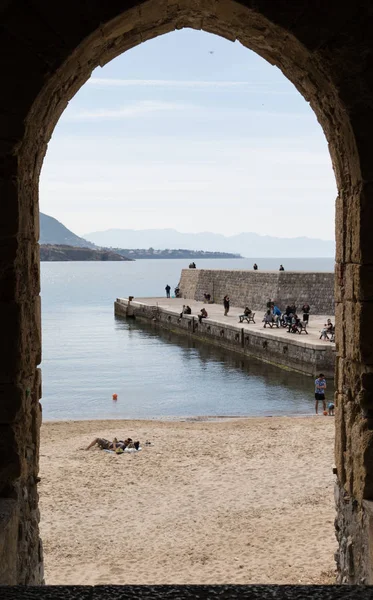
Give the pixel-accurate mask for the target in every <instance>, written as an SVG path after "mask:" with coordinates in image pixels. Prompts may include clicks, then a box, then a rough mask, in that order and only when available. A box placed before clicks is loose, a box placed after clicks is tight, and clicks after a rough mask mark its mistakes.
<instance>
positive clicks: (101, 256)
mask: <svg viewBox="0 0 373 600" xmlns="http://www.w3.org/2000/svg"><path fill="white" fill-rule="evenodd" d="M86 238H88V239H86ZM86 238H82V237H79V236H78V235H76V234H75V233H73V232H72V231H70V230H69V229H68V228H67V227H65V226H64V225H63V224H62V223H60V221H58V220H57V219H55V218H53V217H50V216H48V215H45V214H43V213H40V259H41V260H42V261H74V260H77V261H81V260H87V261H112V260H114V261H123V260H139V259H170V258H175V259H176V258H179V259H187V260H188V259H202V258H205V259H240V258H243V257H244V256H261V257H263V258H264V257H273V256H283V257H284V256H293V257H297V258H307V257H316V258H317V257H320V258H324V257H334V253H335V244H334V242H333V241H330V240H320V239H312V238H305V237H298V238H277V237H271V236H260V235H258V234H256V233H250V232H247V233H241V234H239V235H235V236H231V237H227V236H224V235H221V234H215V233H211V232H205V233H191V234H187V233H180V232H178V231H176V230H173V229H162V230H155V229H149V230H138V231H137V230H131V229H127V230H126V229H112V230H108V231H101V232H95V233H91V234H87V236H86ZM118 242H121V243H118ZM196 248H198V249H196ZM78 249H80V251H79V250H78ZM83 249H84V251H83ZM88 250H89V251H88Z"/></svg>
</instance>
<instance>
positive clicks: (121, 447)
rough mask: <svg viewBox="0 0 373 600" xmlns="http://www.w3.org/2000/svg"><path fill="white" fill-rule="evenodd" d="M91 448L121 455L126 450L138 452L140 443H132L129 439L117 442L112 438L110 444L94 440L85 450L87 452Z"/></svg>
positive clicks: (102, 440) (103, 439) (98, 439)
mask: <svg viewBox="0 0 373 600" xmlns="http://www.w3.org/2000/svg"><path fill="white" fill-rule="evenodd" d="M93 446H98V447H99V448H101V450H112V451H113V452H116V454H122V452H124V451H125V450H126V449H128V450H129V449H134V450H139V448H140V442H139V441H137V442H134V441H133V439H132V438H130V437H129V438H127V439H125V440H117V438H114V439H113V441H112V442H110V440H106V439H105V438H95V439H94V440H92V442H91V443H90V444H89V446H87V448H86V450H89V449H90V448H92V447H93Z"/></svg>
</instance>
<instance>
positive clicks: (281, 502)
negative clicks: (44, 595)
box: [38, 415, 336, 585]
mask: <svg viewBox="0 0 373 600" xmlns="http://www.w3.org/2000/svg"><path fill="white" fill-rule="evenodd" d="M310 416H311V415H310ZM114 436H117V437H118V438H119V439H125V437H128V436H129V437H131V438H132V439H134V440H137V439H138V440H140V442H141V445H142V450H141V452H137V453H135V454H130V453H124V454H121V455H116V454H111V453H107V452H105V451H102V450H99V449H98V448H91V449H90V450H89V451H86V450H84V448H86V447H87V445H88V444H89V443H90V442H91V441H92V439H94V438H95V437H105V438H107V439H113V438H114ZM122 436H123V437H122ZM146 440H149V441H150V442H151V445H150V446H147V445H146V444H145V441H146ZM333 441H334V422H333V421H332V420H331V419H310V418H308V417H303V418H302V417H297V418H295V417H271V418H268V417H249V418H244V419H240V418H238V419H237V418H235V419H228V420H227V419H222V420H218V421H200V420H198V421H191V420H189V421H173V420H172V421H155V420H147V421H145V420H133V419H128V420H127V419H118V420H116V419H111V420H90V421H88V420H87V421H67V422H66V421H49V422H44V423H43V424H42V428H41V447H40V472H39V475H40V483H39V485H38V492H39V495H40V509H41V523H40V530H41V537H42V540H43V546H44V558H45V576H46V583H47V584H50V585H52V584H55V585H58V584H65V585H68V584H82V585H83V584H85V585H100V584H109V583H110V584H118V585H119V584H122V585H124V584H144V585H146V584H225V583H236V584H250V583H263V584H265V583H267V584H269V583H278V584H297V583H306V584H307V583H310V584H318V583H319V584H321V583H324V584H332V583H334V577H335V575H334V570H335V565H334V551H335V550H336V541H335V534H334V525H333V522H334V516H335V507H334V499H333V488H334V476H333V474H332V465H333V462H334V457H333Z"/></svg>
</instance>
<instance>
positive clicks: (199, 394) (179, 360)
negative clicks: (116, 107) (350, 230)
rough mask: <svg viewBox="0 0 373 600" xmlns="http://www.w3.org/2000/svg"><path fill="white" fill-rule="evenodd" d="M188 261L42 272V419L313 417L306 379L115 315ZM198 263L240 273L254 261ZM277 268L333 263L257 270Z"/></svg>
mask: <svg viewBox="0 0 373 600" xmlns="http://www.w3.org/2000/svg"><path fill="white" fill-rule="evenodd" d="M187 262H188V261H185V260H139V261H135V262H45V263H42V264H41V281H42V324H43V362H42V374H43V398H42V405H43V418H44V419H45V420H56V419H57V420H65V419H78V420H79V419H116V418H118V419H119V418H130V419H134V418H141V419H148V418H149V419H153V418H193V417H205V416H207V417H224V416H265V415H268V416H269V415H290V414H291V415H294V414H299V415H300V414H310V413H312V411H313V404H314V401H313V393H314V389H313V381H312V379H311V378H310V377H306V376H303V375H300V374H297V373H292V372H289V371H285V370H283V369H280V368H277V367H274V366H271V365H268V364H265V363H262V362H260V361H258V360H255V359H246V360H243V359H242V357H240V356H238V355H237V356H236V355H234V354H229V353H227V352H226V351H223V350H219V349H217V348H215V347H213V346H210V345H208V344H205V343H203V342H200V341H198V340H192V339H190V338H187V337H183V336H178V335H175V334H171V333H169V332H165V331H164V332H162V331H161V332H157V333H156V332H155V331H154V329H153V328H152V327H151V325H150V324H149V325H148V324H140V323H138V322H136V321H133V320H130V321H126V320H125V319H122V318H117V317H115V316H114V307H113V304H114V300H115V298H117V297H125V296H128V295H133V296H135V297H144V296H153V297H154V296H162V295H164V293H165V292H164V288H165V286H166V284H169V285H170V286H171V287H172V288H173V287H174V286H175V285H176V284H177V283H178V281H179V277H180V271H181V269H182V268H185V267H186V266H188V265H187V264H186V263H187ZM195 262H197V267H201V268H215V269H217V268H222V269H224V268H225V269H233V268H236V269H247V268H251V266H252V264H253V262H254V260H252V259H236V260H235V259H226V260H200V261H195ZM256 262H258V263H259V261H258V259H256ZM280 262H282V263H283V264H284V266H285V268H286V269H287V270H312V271H332V270H333V260H332V259H293V260H290V259H262V260H261V261H260V263H261V268H263V269H264V268H267V269H277V268H278V264H279V263H280ZM113 394H117V396H118V400H117V401H116V402H115V401H113V400H112V395H113ZM328 394H329V396H330V397H331V396H332V382H331V381H330V382H328Z"/></svg>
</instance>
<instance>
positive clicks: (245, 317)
mask: <svg viewBox="0 0 373 600" xmlns="http://www.w3.org/2000/svg"><path fill="white" fill-rule="evenodd" d="M239 319H240V320H239V321H238V322H239V323H243V322H244V321H246V322H247V323H255V313H254V312H252V313H251V314H250V315H239Z"/></svg>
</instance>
